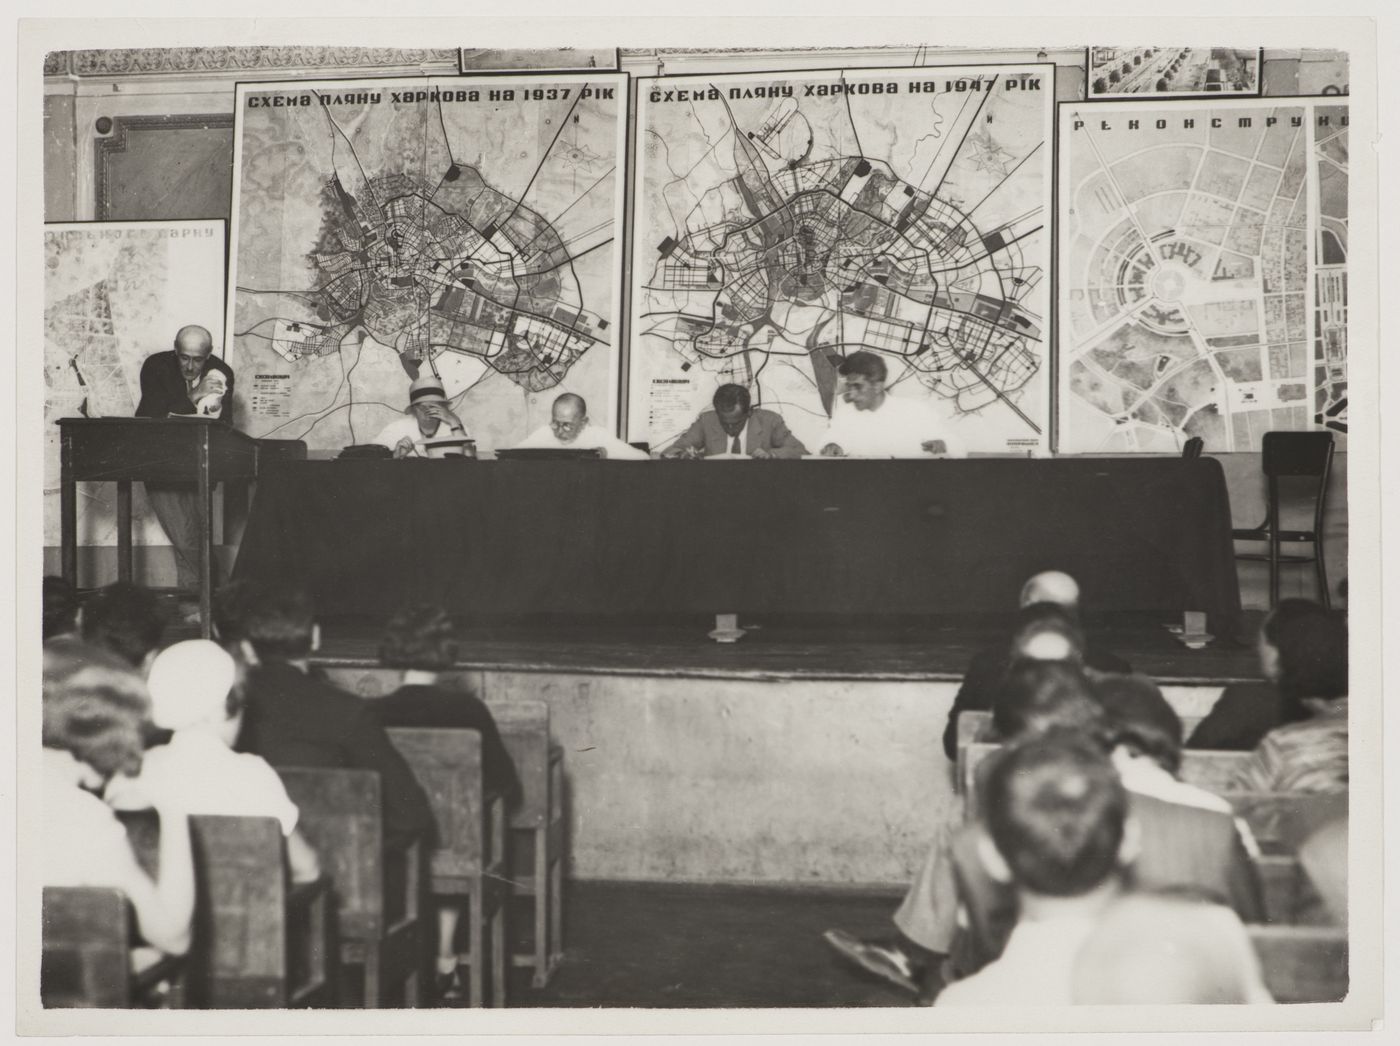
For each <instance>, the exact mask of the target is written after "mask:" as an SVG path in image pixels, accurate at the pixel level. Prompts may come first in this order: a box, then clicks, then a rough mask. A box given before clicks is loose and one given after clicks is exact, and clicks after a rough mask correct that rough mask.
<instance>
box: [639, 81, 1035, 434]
mask: <svg viewBox="0 0 1400 1046" xmlns="http://www.w3.org/2000/svg"><path fill="white" fill-rule="evenodd" d="M1053 100H1054V67H1053V66H1045V65H1038V64H1031V65H1028V66H1015V65H986V66H971V67H938V66H926V67H920V68H918V69H914V70H911V69H883V70H871V69H863V70H849V69H847V70H836V71H830V72H800V73H771V74H764V73H753V74H742V75H740V74H727V75H719V76H677V77H665V78H661V79H651V78H646V79H642V80H641V81H640V82H639V87H638V102H637V120H638V127H637V153H638V159H637V164H638V172H637V179H636V207H635V223H636V224H635V228H636V235H635V245H634V250H633V260H632V281H633V286H632V328H631V339H630V340H631V346H632V357H631V363H630V368H629V375H630V384H629V395H630V400H629V404H630V406H629V413H628V437H629V438H630V439H634V440H641V439H644V440H647V441H649V442H650V443H651V445H652V447H653V448H656V447H664V446H665V445H666V444H668V443H669V442H670V441H671V440H673V439H674V438H675V437H676V436H678V435H679V434H680V433H681V432H683V431H684V429H685V427H686V426H687V425H688V424H689V422H690V420H691V419H693V418H694V416H695V414H696V413H697V412H698V411H699V410H700V409H702V408H703V407H705V406H707V405H708V404H709V402H710V398H711V396H712V395H713V393H714V390H715V387H716V386H717V385H719V384H721V383H725V382H734V383H737V384H739V385H743V386H745V387H747V388H748V389H749V390H750V393H751V395H752V397H753V401H754V403H755V404H758V405H762V406H764V407H767V408H769V409H772V410H776V411H778V412H779V413H780V414H781V415H782V416H783V418H784V419H785V420H786V422H787V424H788V426H789V428H790V429H791V430H792V431H793V432H794V433H795V434H796V435H797V436H798V438H799V439H801V440H802V441H803V442H804V443H805V444H806V445H807V447H808V448H809V449H814V448H816V447H819V446H821V441H822V434H823V433H824V432H825V430H826V428H827V425H828V424H829V419H830V417H831V414H832V411H833V409H834V408H835V409H839V406H838V405H839V400H840V396H839V386H840V380H839V377H838V375H837V367H838V365H839V364H840V362H841V359H842V357H844V356H847V355H850V354H851V353H853V352H855V351H857V350H861V349H864V350H868V351H872V352H876V353H879V354H880V355H881V356H882V357H883V358H884V360H885V362H886V365H887V367H888V368H889V385H890V388H891V389H892V391H893V393H894V395H896V396H900V397H909V398H913V399H920V400H923V401H925V402H928V403H929V404H931V405H932V406H933V407H934V408H935V409H936V410H937V411H938V412H939V413H940V414H941V415H942V416H943V418H944V419H945V420H946V422H947V424H948V425H949V426H950V429H951V430H953V431H955V432H956V434H957V436H958V438H959V439H960V440H961V441H962V443H963V444H964V445H966V446H967V447H968V448H969V449H971V450H976V451H988V452H1003V453H1005V452H1014V453H1025V452H1027V451H1042V450H1048V449H1049V431H1048V429H1049V426H1048V420H1049V380H1048V375H1047V373H1046V359H1047V355H1046V351H1045V350H1046V344H1047V341H1046V338H1047V334H1046V327H1047V320H1046V317H1047V311H1048V305H1049V283H1048V280H1049V265H1050V211H1051V204H1050V183H1051V158H1050V154H1051V145H1050V136H1051V126H1052V122H1053V121H1052V117H1053V111H1052V110H1053V106H1052V103H1053Z"/></svg>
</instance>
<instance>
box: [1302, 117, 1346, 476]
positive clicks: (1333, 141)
mask: <svg viewBox="0 0 1400 1046" xmlns="http://www.w3.org/2000/svg"><path fill="white" fill-rule="evenodd" d="M1315 113H1316V115H1315V116H1314V118H1313V120H1312V121H1311V122H1310V126H1311V127H1312V128H1313V162H1314V163H1315V164H1316V169H1317V179H1316V186H1317V197H1318V202H1317V215H1318V219H1317V226H1316V229H1317V231H1316V235H1315V237H1314V239H1313V263H1314V265H1315V267H1316V268H1315V274H1316V280H1315V284H1316V288H1317V296H1316V300H1315V303H1314V307H1315V309H1316V316H1317V318H1316V321H1315V322H1314V324H1313V336H1314V338H1315V340H1316V346H1315V348H1314V351H1313V362H1314V367H1315V368H1316V370H1315V377H1316V384H1317V390H1316V394H1315V399H1314V404H1315V406H1316V415H1315V417H1314V418H1313V420H1314V421H1315V422H1316V423H1317V424H1319V425H1321V426H1323V427H1325V428H1329V429H1331V430H1332V431H1333V432H1334V433H1336V439H1337V440H1338V441H1339V442H1338V449H1339V450H1344V449H1345V448H1346V431H1347V210H1348V208H1347V201H1348V198H1349V193H1348V182H1349V176H1348V173H1347V107H1346V106H1345V105H1328V106H1318V107H1317V109H1316V110H1315Z"/></svg>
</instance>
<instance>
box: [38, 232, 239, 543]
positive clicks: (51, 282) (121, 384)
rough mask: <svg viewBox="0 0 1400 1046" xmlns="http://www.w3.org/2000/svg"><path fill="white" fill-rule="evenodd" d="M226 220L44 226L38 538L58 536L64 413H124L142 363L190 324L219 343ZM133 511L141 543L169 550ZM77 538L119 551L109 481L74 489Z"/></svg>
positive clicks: (135, 396)
mask: <svg viewBox="0 0 1400 1046" xmlns="http://www.w3.org/2000/svg"><path fill="white" fill-rule="evenodd" d="M223 316H224V223H223V221H221V220H214V221H170V222H74V223H65V224H50V225H45V226H44V543H45V544H48V545H56V544H58V541H59V505H58V501H59V498H58V479H59V473H58V467H59V461H58V425H57V424H56V422H57V421H58V419H59V418H81V417H87V418H104V417H106V418H111V417H119V418H129V417H132V416H133V415H134V414H135V413H136V405H137V403H138V402H139V400H140V398H141V364H142V363H143V362H144V361H145V359H146V357H147V356H149V355H151V354H152V353H156V352H164V351H165V350H167V349H169V348H170V347H171V346H172V344H173V342H174V339H175V332H176V331H178V330H179V329H180V328H181V327H183V326H185V325H186V324H190V323H197V324H200V325H201V326H204V327H207V328H208V329H209V332H210V334H212V335H213V337H214V344H215V345H216V346H217V345H219V344H220V343H221V342H222V340H223ZM135 490H136V498H137V500H136V501H135V503H134V507H133V515H134V517H135V518H134V520H133V536H134V539H135V541H136V542H137V543H138V544H145V545H163V544H167V541H166V538H165V534H164V532H163V531H162V530H161V529H160V526H159V524H158V523H156V522H155V521H154V519H152V518H149V514H148V512H147V510H146V508H145V503H144V495H143V494H142V493H141V487H140V484H137V485H136V488H135ZM78 543H79V544H80V545H115V544H116V493H115V488H114V487H113V486H112V485H111V484H101V485H97V484H87V483H83V484H79V485H78Z"/></svg>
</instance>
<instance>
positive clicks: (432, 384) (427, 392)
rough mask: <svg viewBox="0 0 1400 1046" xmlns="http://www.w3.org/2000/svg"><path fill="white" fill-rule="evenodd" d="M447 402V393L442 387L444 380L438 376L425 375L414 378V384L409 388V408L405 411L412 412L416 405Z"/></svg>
mask: <svg viewBox="0 0 1400 1046" xmlns="http://www.w3.org/2000/svg"><path fill="white" fill-rule="evenodd" d="M446 402H447V393H446V391H445V390H444V389H443V387H442V379H441V378H439V377H438V376H437V375H436V374H423V375H420V376H419V377H417V378H414V379H413V384H412V385H410V386H409V387H408V406H407V407H405V408H404V411H405V412H407V411H409V410H411V409H412V407H413V405H414V404H415V403H446Z"/></svg>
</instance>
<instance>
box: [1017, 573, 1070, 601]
mask: <svg viewBox="0 0 1400 1046" xmlns="http://www.w3.org/2000/svg"><path fill="white" fill-rule="evenodd" d="M1032 603H1058V604H1059V605H1060V606H1062V607H1068V608H1069V609H1071V610H1074V609H1076V608H1078V606H1079V582H1077V581H1075V580H1074V578H1072V577H1070V576H1069V575H1068V574H1066V573H1065V572H1064V571H1062V570H1043V571H1041V572H1040V573H1039V574H1035V575H1033V576H1032V577H1031V578H1030V579H1029V580H1028V581H1027V582H1026V583H1025V584H1024V585H1022V586H1021V602H1020V604H1019V605H1020V606H1023V607H1028V606H1030V605H1031V604H1032Z"/></svg>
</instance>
